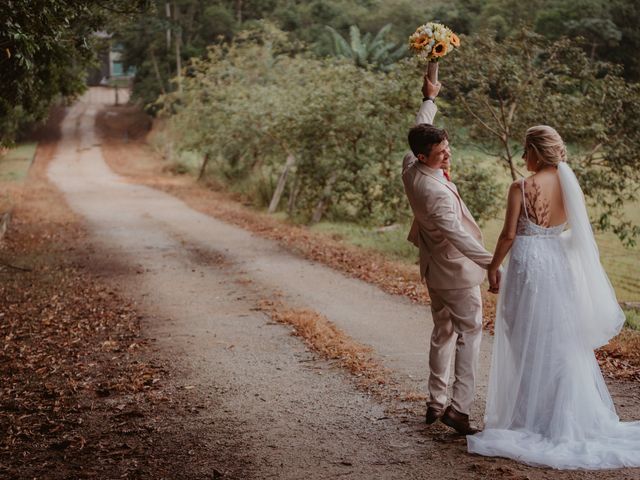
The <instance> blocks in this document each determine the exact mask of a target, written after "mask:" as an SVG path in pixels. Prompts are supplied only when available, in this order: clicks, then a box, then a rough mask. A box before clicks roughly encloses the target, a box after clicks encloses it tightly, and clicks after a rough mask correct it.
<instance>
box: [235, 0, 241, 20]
mask: <svg viewBox="0 0 640 480" xmlns="http://www.w3.org/2000/svg"><path fill="white" fill-rule="evenodd" d="M236 18H237V20H238V23H242V0H236Z"/></svg>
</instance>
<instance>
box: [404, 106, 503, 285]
mask: <svg viewBox="0 0 640 480" xmlns="http://www.w3.org/2000/svg"><path fill="white" fill-rule="evenodd" d="M436 112H437V107H436V106H435V104H434V103H433V102H431V101H426V102H423V104H422V106H421V108H420V111H419V112H418V116H417V118H416V124H419V123H429V124H431V123H433V119H434V117H435V114H436ZM402 181H403V183H404V189H405V192H406V194H407V197H408V199H409V204H410V205H411V209H412V210H413V215H414V220H413V225H412V226H411V231H410V232H409V238H408V240H409V241H410V242H412V243H413V244H414V245H416V246H417V247H418V248H419V250H420V276H421V278H422V279H424V280H425V281H426V283H427V285H429V287H431V288H438V289H443V290H453V289H458V288H469V287H475V286H477V285H480V284H481V283H482V281H483V280H484V278H485V273H486V269H487V267H488V266H489V263H490V262H491V259H492V255H491V254H490V253H489V252H487V250H486V249H485V248H484V246H483V244H482V232H481V231H480V228H479V227H478V225H477V224H476V222H475V220H474V218H473V216H472V215H471V212H469V209H468V208H467V206H466V205H465V204H464V202H463V201H462V199H461V198H460V195H459V193H458V190H457V189H456V187H455V185H454V184H453V183H451V182H448V181H447V180H446V179H444V178H440V177H439V175H438V171H437V170H434V169H432V168H429V167H427V166H426V165H424V164H422V163H420V162H419V161H418V159H417V158H416V157H415V156H414V155H413V154H412V153H407V155H405V157H404V162H403V165H402Z"/></svg>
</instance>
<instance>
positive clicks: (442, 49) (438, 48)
mask: <svg viewBox="0 0 640 480" xmlns="http://www.w3.org/2000/svg"><path fill="white" fill-rule="evenodd" d="M446 54H447V44H446V43H444V42H438V43H436V44H435V46H434V47H433V50H431V55H433V56H434V57H436V58H437V57H444V56H445V55H446Z"/></svg>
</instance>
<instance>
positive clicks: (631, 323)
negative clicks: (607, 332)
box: [624, 309, 640, 331]
mask: <svg viewBox="0 0 640 480" xmlns="http://www.w3.org/2000/svg"><path fill="white" fill-rule="evenodd" d="M624 315H625V317H627V320H626V322H625V323H624V325H625V327H627V328H630V329H632V330H637V331H640V311H639V310H635V309H631V310H625V311H624Z"/></svg>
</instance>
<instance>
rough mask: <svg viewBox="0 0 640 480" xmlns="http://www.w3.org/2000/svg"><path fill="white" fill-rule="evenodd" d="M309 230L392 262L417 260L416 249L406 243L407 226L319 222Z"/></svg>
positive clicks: (412, 261) (413, 261)
mask: <svg viewBox="0 0 640 480" xmlns="http://www.w3.org/2000/svg"><path fill="white" fill-rule="evenodd" d="M311 230H312V231H316V232H322V233H324V234H328V235H330V236H331V237H333V238H335V239H338V240H343V241H345V242H347V243H350V244H352V245H356V246H358V247H364V248H369V249H372V250H375V251H377V252H381V253H383V254H384V255H387V256H389V257H390V258H392V259H394V260H401V261H406V262H407V263H411V264H413V263H415V262H416V261H417V260H418V249H417V248H416V247H415V246H414V245H413V244H411V243H409V242H408V241H407V233H408V232H409V225H403V224H399V225H394V226H392V227H383V228H371V227H364V226H361V225H356V224H351V223H333V222H320V223H318V224H316V225H314V226H312V227H311Z"/></svg>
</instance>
